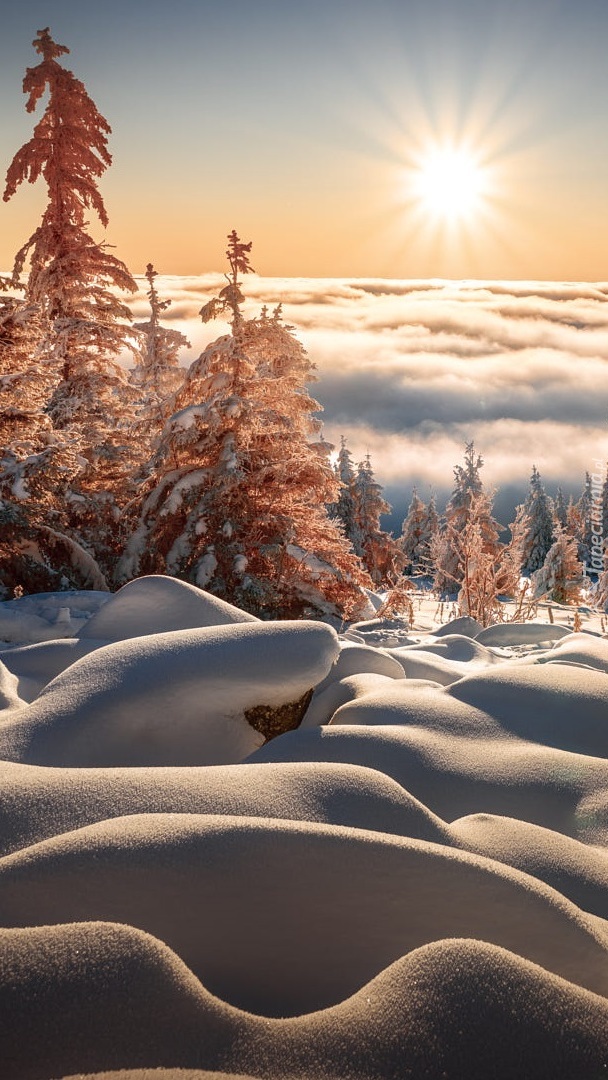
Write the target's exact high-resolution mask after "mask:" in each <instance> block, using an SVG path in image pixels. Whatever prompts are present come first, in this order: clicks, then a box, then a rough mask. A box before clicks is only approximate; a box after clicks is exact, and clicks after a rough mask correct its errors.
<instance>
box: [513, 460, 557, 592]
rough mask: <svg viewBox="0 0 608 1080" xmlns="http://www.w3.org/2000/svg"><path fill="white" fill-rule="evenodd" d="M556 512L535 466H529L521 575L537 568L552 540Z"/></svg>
mask: <svg viewBox="0 0 608 1080" xmlns="http://www.w3.org/2000/svg"><path fill="white" fill-rule="evenodd" d="M555 518H556V515H555V511H554V508H553V506H552V503H551V500H550V498H549V496H548V495H547V493H546V491H545V489H544V486H543V483H542V480H541V477H540V473H539V471H538V469H537V468H536V465H533V466H532V475H531V477H530V490H529V492H528V495H527V497H526V501H525V502H524V503H523V507H522V520H521V525H522V540H521V544H522V548H521V553H522V564H521V571H522V574H527V575H529V574H533V573H534V572H535V571H536V570H540V568H541V566H542V565H543V563H544V561H545V559H546V557H547V552H548V551H549V548H550V547H551V546H552V545H553V543H554V541H555V536H556V533H555Z"/></svg>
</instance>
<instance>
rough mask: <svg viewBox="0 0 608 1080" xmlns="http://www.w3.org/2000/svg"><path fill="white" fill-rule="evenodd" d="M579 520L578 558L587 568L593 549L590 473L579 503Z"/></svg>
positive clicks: (586, 476) (586, 477)
mask: <svg viewBox="0 0 608 1080" xmlns="http://www.w3.org/2000/svg"><path fill="white" fill-rule="evenodd" d="M577 510H578V518H579V522H580V524H579V532H578V533H577V534H576V538H577V540H578V557H579V559H580V561H581V562H582V563H585V564H586V565H587V566H589V565H590V563H591V550H592V547H593V541H592V532H591V525H592V518H593V489H592V483H591V475H590V473H588V472H586V473H585V483H584V486H583V490H582V493H581V497H580V499H579V500H578V503H577Z"/></svg>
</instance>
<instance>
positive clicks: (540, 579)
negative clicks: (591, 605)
mask: <svg viewBox="0 0 608 1080" xmlns="http://www.w3.org/2000/svg"><path fill="white" fill-rule="evenodd" d="M555 533H556V535H555V541H554V543H553V544H552V546H551V547H550V549H549V551H548V552H547V557H546V559H545V561H544V563H543V565H542V567H541V568H540V570H536V571H535V573H534V574H533V575H532V578H531V583H532V588H533V590H534V596H535V597H536V598H538V599H540V598H541V597H546V598H547V599H549V600H554V601H555V602H556V603H557V604H580V603H581V600H582V595H581V587H582V583H583V580H584V578H583V565H582V563H581V562H580V560H579V558H578V545H577V541H576V539H575V537H573V536H568V534H567V533H565V532H564V530H563V529H562V528H560V526H559V525H556V527H555Z"/></svg>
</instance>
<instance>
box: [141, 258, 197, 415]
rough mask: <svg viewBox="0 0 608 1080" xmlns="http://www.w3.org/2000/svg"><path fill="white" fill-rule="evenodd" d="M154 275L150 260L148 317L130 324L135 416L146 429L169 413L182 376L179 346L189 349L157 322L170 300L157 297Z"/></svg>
mask: <svg viewBox="0 0 608 1080" xmlns="http://www.w3.org/2000/svg"><path fill="white" fill-rule="evenodd" d="M157 277H158V273H157V271H156V270H155V269H154V267H153V265H152V263H148V265H147V267H146V280H147V282H148V285H149V289H148V301H149V303H150V318H149V319H147V320H146V321H145V322H141V323H135V324H134V329H135V330H137V331H138V334H139V340H138V342H137V346H136V353H135V357H136V364H135V367H134V368H133V370H132V372H131V377H132V379H133V381H134V383H135V386H136V393H137V394H138V397H139V398H140V401H139V407H138V419H139V420H140V422H141V424H142V425H143V426H144V427H147V428H148V429H149V430H154V429H155V428H159V427H162V424H163V423H164V421H165V420H166V419H167V418H168V416H169V415H171V412H172V411H173V409H172V408H171V402H170V398H171V396H172V395H173V394H175V393H176V391H177V390H178V389H179V388H180V386H181V385H182V384H183V381H184V376H185V371H184V370H183V368H180V366H179V353H180V349H184V348H190V342H189V341H188V338H187V337H186V335H185V334H182V333H181V331H179V330H173V329H172V328H169V327H165V326H163V325H162V323H161V318H162V315H163V313H164V312H165V311H167V309H168V308H169V307H171V301H170V300H161V298H160V296H159V294H158V289H157V287H156V278H157Z"/></svg>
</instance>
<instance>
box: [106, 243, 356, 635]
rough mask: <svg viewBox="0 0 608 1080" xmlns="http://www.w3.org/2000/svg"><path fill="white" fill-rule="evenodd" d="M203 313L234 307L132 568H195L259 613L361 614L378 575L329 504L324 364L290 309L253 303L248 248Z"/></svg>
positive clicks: (193, 386)
mask: <svg viewBox="0 0 608 1080" xmlns="http://www.w3.org/2000/svg"><path fill="white" fill-rule="evenodd" d="M250 248H251V245H250V244H248V245H246V244H243V243H242V242H241V241H240V239H239V238H238V236H237V234H236V233H234V232H233V233H232V234H231V235H230V237H229V245H228V251H227V257H228V261H229V264H230V274H228V275H226V276H227V286H226V287H225V288H224V289H223V290H222V292H221V293H220V295H219V297H217V298H216V300H215V301H212V302H211V304H210V305H206V307H205V308H204V309H203V313H202V314H203V318H204V319H205V320H207V319H208V318H209V317H213V316H214V315H217V314H219V313H226V312H228V313H229V314H230V317H231V333H230V334H227V335H224V336H222V337H220V338H218V339H217V340H216V341H214V342H213V343H212V344H211V345H209V346H208V347H207V348H206V349H205V350H204V352H203V353H202V354H201V356H200V357H199V358H198V360H196V361H195V362H194V363H193V364H192V365H191V367H190V369H189V371H188V373H187V376H186V381H185V383H184V386H183V388H182V389H181V390H180V391H179V393H178V394H177V395H176V406H177V411H176V413H175V414H174V415H173V416H172V417H171V418H170V419H169V420H168V422H167V423H166V425H165V428H164V430H163V433H162V436H161V440H160V445H159V448H158V451H157V453H156V455H155V457H154V459H153V461H152V463H151V475H150V477H149V479H148V481H147V482H146V483H145V484H144V485H143V488H142V492H141V497H140V502H139V505H140V513H139V520H138V522H137V524H136V527H135V529H134V532H133V535H132V537H131V539H130V541H129V544H128V546H127V550H126V553H125V556H124V558H123V560H122V561H121V565H120V568H119V573H120V579H121V580H126V579H127V578H129V577H133V576H135V575H137V574H139V573H168V574H172V575H174V576H176V577H180V578H184V579H186V580H188V581H191V582H193V583H194V584H197V585H199V586H201V587H203V588H206V589H209V590H210V591H211V592H213V593H215V594H216V595H219V596H222V597H224V598H225V599H227V600H229V601H231V602H232V603H236V604H238V605H239V606H240V607H243V608H245V609H246V610H249V611H252V612H254V613H255V614H257V615H261V616H268V617H277V616H279V617H285V616H295V615H299V614H304V613H322V612H333V613H340V614H343V615H346V616H352V615H354V614H356V613H357V612H358V610H359V609H360V608H361V606H362V591H361V586H364V585H369V584H371V583H370V581H369V578H368V577H367V575H366V574H365V573H364V572H363V570H362V568H361V565H360V563H359V561H358V560H357V559H356V558H355V557H354V555H353V553H352V551H351V550H350V547H349V545H348V542H347V540H346V539H345V538H344V536H343V535H342V533H341V531H340V529H339V528H338V526H337V524H336V523H335V522H333V521H331V520H330V518H329V516H328V514H327V511H326V509H325V506H326V504H327V503H330V502H332V501H334V500H335V498H336V495H337V484H336V480H335V476H334V472H333V469H332V467H331V463H330V461H329V447H328V446H327V444H326V443H324V442H323V440H322V439H321V438H320V424H319V422H318V421H317V420H316V419H315V418H314V416H313V413H314V412H315V411H317V410H318V408H319V406H318V404H317V402H316V401H314V400H313V399H312V398H311V397H310V395H309V393H308V390H307V389H306V383H307V382H308V381H310V380H311V378H312V377H313V365H312V363H311V361H310V360H309V358H308V356H307V355H306V352H305V351H304V349H303V347H302V345H301V344H300V343H299V342H298V341H297V339H296V338H295V337H294V335H293V333H292V332H291V329H290V328H289V327H287V326H285V325H284V324H283V322H282V320H281V313H280V309H276V310H275V312H274V313H273V314H272V315H271V316H269V315H268V313H267V312H266V311H263V312H262V314H261V316H260V317H259V318H251V319H245V318H244V317H243V315H242V311H241V304H242V293H241V287H240V275H241V274H244V273H246V272H247V271H248V270H249V268H250V267H249V260H248V252H249V250H250Z"/></svg>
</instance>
